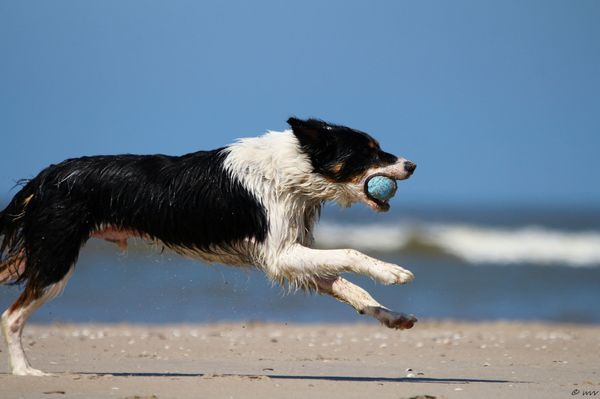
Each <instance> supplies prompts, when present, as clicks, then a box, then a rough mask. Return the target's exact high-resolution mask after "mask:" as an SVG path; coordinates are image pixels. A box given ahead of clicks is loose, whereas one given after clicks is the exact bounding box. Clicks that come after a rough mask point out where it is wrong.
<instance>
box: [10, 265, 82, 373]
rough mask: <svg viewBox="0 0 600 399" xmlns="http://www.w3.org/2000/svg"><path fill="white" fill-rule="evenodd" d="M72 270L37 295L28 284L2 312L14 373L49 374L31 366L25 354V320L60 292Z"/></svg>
mask: <svg viewBox="0 0 600 399" xmlns="http://www.w3.org/2000/svg"><path fill="white" fill-rule="evenodd" d="M72 270H73V269H72V268H71V269H70V270H69V272H68V273H67V274H66V275H65V276H64V277H63V278H62V279H61V280H59V281H58V282H56V283H54V284H51V285H49V286H48V287H46V288H44V289H43V291H42V292H41V294H37V295H36V293H35V290H33V289H32V287H33V286H32V285H31V284H27V286H26V287H25V290H24V291H23V292H22V293H21V295H20V296H19V298H18V299H17V300H16V301H15V303H13V304H12V305H11V306H10V307H9V308H8V309H7V310H6V311H5V312H4V313H3V314H2V332H3V334H4V338H5V340H6V346H7V348H8V355H9V361H10V366H11V369H12V373H13V374H14V375H33V376H44V375H49V374H46V373H44V372H43V371H40V370H37V369H34V368H33V367H31V365H30V364H29V361H28V360H27V357H26V356H25V351H24V350H23V344H22V342H21V335H22V334H23V327H25V322H27V319H28V318H29V316H31V314H32V313H33V312H34V311H35V310H36V309H37V308H39V307H40V306H42V305H43V304H44V303H45V302H46V301H48V300H50V299H52V298H53V297H55V296H56V295H58V294H60V292H61V291H62V289H63V288H64V286H65V284H66V283H67V281H68V279H69V277H70V275H71V272H72Z"/></svg>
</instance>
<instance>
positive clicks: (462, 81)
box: [0, 0, 600, 323]
mask: <svg viewBox="0 0 600 399" xmlns="http://www.w3.org/2000/svg"><path fill="white" fill-rule="evenodd" d="M598 21H600V2H598V1H595V0H578V1H576V2H573V1H566V0H524V1H502V2H497V1H491V0H490V1H488V0H481V1H476V2H475V1H470V0H458V1H452V2H448V1H442V0H439V1H437V0H434V1H427V2H415V1H403V0H398V1H396V0H388V1H386V0H382V1H377V2H366V1H360V0H331V1H319V0H306V1H302V2H281V1H276V0H263V1H253V2H248V1H241V0H231V1H202V2H196V1H188V0H178V1H162V2H161V1H154V2H147V1H141V0H131V1H126V2H123V1H118V0H105V1H102V2H81V1H75V0H64V1H60V2H48V1H43V0H40V1H30V2H0V55H1V56H0V57H1V62H0V204H6V203H7V201H8V200H9V199H10V198H11V196H12V195H14V193H15V190H14V189H12V187H13V185H14V183H15V181H17V180H18V179H21V178H29V177H32V176H34V175H35V174H37V173H38V172H39V171H40V170H41V169H42V168H44V167H46V166H47V165H49V164H51V163H56V162H59V161H61V160H63V159H65V158H69V157H77V156H82V155H94V154H119V153H142V154H143V153H146V154H148V153H166V154H183V153H187V152H191V151H196V150H199V149H211V148H217V147H221V146H223V145H225V144H227V143H231V142H232V141H234V140H235V139H236V138H239V137H246V136H255V135H258V134H261V133H263V132H265V131H266V130H269V129H271V130H282V129H285V128H286V125H285V120H286V119H287V118H288V117H289V116H290V115H296V116H298V117H311V116H312V117H319V118H323V119H325V120H329V121H332V122H334V123H340V124H345V125H348V126H352V127H356V128H359V129H362V130H365V131H367V132H370V133H372V134H373V136H375V137H376V138H377V139H378V140H379V141H380V142H381V144H382V147H383V148H384V149H385V150H386V151H389V152H392V153H395V154H397V155H400V156H404V157H406V158H408V159H411V160H413V161H415V162H416V163H417V164H418V165H419V166H418V169H417V171H416V173H415V175H414V176H413V178H411V179H410V180H409V181H406V182H402V183H401V184H400V188H399V193H398V195H397V198H395V199H394V200H393V201H392V210H391V211H390V212H389V213H388V214H385V215H374V214H371V213H369V212H368V211H367V210H366V209H364V208H362V207H357V208H352V209H351V210H342V211H340V210H338V209H337V208H335V207H328V209H326V210H325V212H324V217H323V220H322V223H321V224H320V225H319V228H318V230H317V233H318V237H317V238H318V244H319V245H320V246H322V247H341V246H349V247H354V248H357V249H361V250H363V251H365V252H367V253H369V254H371V255H373V256H378V257H381V258H384V259H386V260H389V261H392V262H397V263H399V264H402V265H405V266H406V267H408V268H410V269H411V270H413V271H414V272H415V274H416V276H417V278H416V280H415V281H414V282H413V283H412V284H409V285H408V286H403V287H382V286H379V285H376V284H374V283H373V282H371V281H369V280H367V279H363V278H358V277H354V276H350V278H351V279H352V280H353V281H356V282H357V283H359V284H361V285H363V286H365V288H367V289H368V290H370V291H372V292H373V294H374V295H375V296H376V297H377V298H379V299H380V300H381V301H382V302H383V303H385V304H387V305H389V306H390V307H392V308H394V309H398V310H402V311H407V312H413V313H415V314H417V315H418V316H420V317H453V318H466V319H477V320H478V319H498V318H508V319H543V320H565V321H577V322H594V323H598V322H600V310H599V307H598V303H600V297H599V296H600V294H599V293H600V265H599V263H600V262H599V257H600V255H599V254H598V251H599V248H600V244H599V235H600V216H599V215H600V184H598V183H597V181H598V172H599V171H600V169H599V167H598V149H599V148H600V118H599V117H598V115H600V40H598V38H600V24H599V23H598ZM131 246H132V248H131V249H130V251H129V252H127V253H126V254H119V253H118V251H117V250H116V249H115V248H114V246H112V245H110V244H107V243H104V242H98V241H96V240H91V241H90V243H89V245H88V246H87V247H86V249H85V250H84V251H83V253H82V256H81V260H80V262H79V264H78V266H77V270H76V272H75V274H74V275H73V278H72V281H71V283H70V284H69V285H68V286H67V289H66V291H65V293H64V294H63V296H61V297H60V298H58V299H57V300H55V301H53V302H52V303H51V304H49V305H47V306H44V307H43V308H42V309H41V310H39V311H38V312H37V313H36V314H35V316H34V319H35V320H37V321H51V320H53V321H55V320H72V321H135V322H166V321H215V320H232V319H235V320H240V319H268V320H290V321H291V320H293V321H312V322H316V321H339V320H358V319H359V316H357V315H355V314H354V313H353V311H352V310H351V309H349V308H347V307H346V306H345V305H342V304H338V303H336V302H335V301H334V300H333V299H331V298H325V297H320V296H307V295H303V294H300V293H297V294H294V295H284V294H283V291H282V290H281V289H280V288H278V287H273V286H271V284H270V282H268V281H267V280H266V279H265V277H264V276H263V275H261V274H259V273H256V272H252V271H246V272H244V271H240V270H237V269H231V268H225V267H221V266H210V267H206V266H204V265H201V264H199V263H197V262H194V261H190V260H186V259H183V258H180V257H178V256H175V255H172V254H170V253H168V252H165V253H162V254H157V253H156V251H154V252H153V251H148V250H147V249H146V247H145V246H144V245H143V244H141V243H137V244H136V243H134V244H133V245H131ZM16 293H17V287H0V305H1V307H4V306H7V305H8V304H9V303H10V302H11V301H12V300H13V299H14V297H15V295H16Z"/></svg>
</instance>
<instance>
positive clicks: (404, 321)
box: [375, 308, 417, 330]
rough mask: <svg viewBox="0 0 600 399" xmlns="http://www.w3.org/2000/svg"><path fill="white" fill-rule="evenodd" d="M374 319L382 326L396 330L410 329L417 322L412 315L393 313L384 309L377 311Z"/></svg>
mask: <svg viewBox="0 0 600 399" xmlns="http://www.w3.org/2000/svg"><path fill="white" fill-rule="evenodd" d="M375 317H376V318H377V320H379V321H380V322H381V324H383V325H384V326H386V327H389V328H395V329H397V330H406V329H409V328H412V327H413V326H414V325H415V323H416V322H417V318H416V317H415V316H414V315H412V314H405V313H398V312H393V311H391V310H388V309H384V308H381V309H379V312H378V313H377V314H376V315H375Z"/></svg>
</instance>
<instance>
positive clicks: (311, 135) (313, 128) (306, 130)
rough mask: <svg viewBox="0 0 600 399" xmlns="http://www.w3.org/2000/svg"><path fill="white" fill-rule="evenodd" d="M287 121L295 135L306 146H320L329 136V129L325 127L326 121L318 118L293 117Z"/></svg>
mask: <svg viewBox="0 0 600 399" xmlns="http://www.w3.org/2000/svg"><path fill="white" fill-rule="evenodd" d="M287 123H288V124H289V125H290V126H291V127H292V131H293V132H294V135H295V136H296V137H297V138H298V140H299V141H300V144H301V145H302V146H303V147H304V146H311V147H314V146H318V145H320V144H324V143H325V142H326V141H327V138H328V136H329V135H328V131H327V130H326V129H325V126H326V124H325V122H323V121H320V120H317V119H307V120H302V119H298V118H295V117H291V118H289V119H288V120H287Z"/></svg>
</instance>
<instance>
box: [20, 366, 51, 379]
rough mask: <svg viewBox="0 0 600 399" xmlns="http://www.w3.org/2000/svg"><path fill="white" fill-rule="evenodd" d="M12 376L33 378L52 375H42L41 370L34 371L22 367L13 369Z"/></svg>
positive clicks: (30, 368)
mask: <svg viewBox="0 0 600 399" xmlns="http://www.w3.org/2000/svg"><path fill="white" fill-rule="evenodd" d="M12 373H13V375H21V376H27V375H28V376H33V377H51V376H53V375H54V374H50V373H44V372H43V371H42V370H38V369H34V368H33V367H23V368H18V369H14V370H13V371H12Z"/></svg>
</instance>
